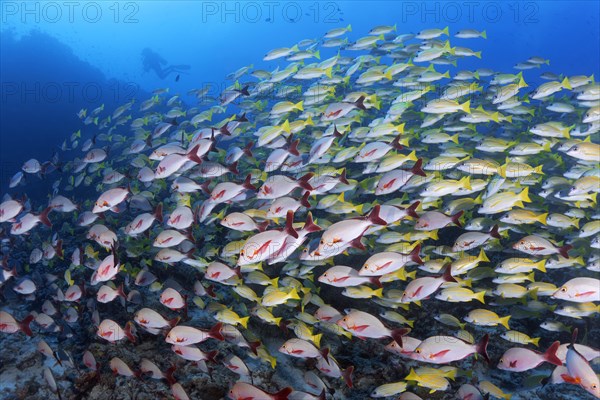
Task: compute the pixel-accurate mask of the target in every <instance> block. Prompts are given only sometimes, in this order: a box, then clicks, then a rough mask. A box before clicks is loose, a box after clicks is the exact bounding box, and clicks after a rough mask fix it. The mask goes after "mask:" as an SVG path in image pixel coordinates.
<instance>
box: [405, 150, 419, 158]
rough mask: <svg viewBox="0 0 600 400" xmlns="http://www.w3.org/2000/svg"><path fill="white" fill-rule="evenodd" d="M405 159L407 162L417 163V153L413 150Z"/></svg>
mask: <svg viewBox="0 0 600 400" xmlns="http://www.w3.org/2000/svg"><path fill="white" fill-rule="evenodd" d="M406 159H407V160H409V161H417V160H418V158H417V152H416V150H413V151H412V152H411V153H410V154H409V155H407V156H406Z"/></svg>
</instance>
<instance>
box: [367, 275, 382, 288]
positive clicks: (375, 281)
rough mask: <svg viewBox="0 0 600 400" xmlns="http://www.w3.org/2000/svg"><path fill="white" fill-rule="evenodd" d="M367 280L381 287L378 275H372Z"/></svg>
mask: <svg viewBox="0 0 600 400" xmlns="http://www.w3.org/2000/svg"><path fill="white" fill-rule="evenodd" d="M369 282H371V283H372V284H373V285H376V286H377V287H380V288H381V287H383V285H382V284H381V281H380V280H379V277H378V276H372V277H370V278H369Z"/></svg>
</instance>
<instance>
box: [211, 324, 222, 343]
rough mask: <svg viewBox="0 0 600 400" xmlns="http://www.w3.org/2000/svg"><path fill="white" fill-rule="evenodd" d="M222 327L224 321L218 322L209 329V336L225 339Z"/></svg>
mask: <svg viewBox="0 0 600 400" xmlns="http://www.w3.org/2000/svg"><path fill="white" fill-rule="evenodd" d="M222 328H223V323H222V322H217V323H216V324H215V325H214V326H213V327H212V328H210V331H208V336H210V337H211V338H213V339H217V340H220V341H223V340H225V338H224V337H223V334H222V333H221V329H222Z"/></svg>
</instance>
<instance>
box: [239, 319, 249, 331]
mask: <svg viewBox="0 0 600 400" xmlns="http://www.w3.org/2000/svg"><path fill="white" fill-rule="evenodd" d="M249 319H250V317H242V318H240V320H239V322H240V325H242V326H243V327H244V329H248V320H249Z"/></svg>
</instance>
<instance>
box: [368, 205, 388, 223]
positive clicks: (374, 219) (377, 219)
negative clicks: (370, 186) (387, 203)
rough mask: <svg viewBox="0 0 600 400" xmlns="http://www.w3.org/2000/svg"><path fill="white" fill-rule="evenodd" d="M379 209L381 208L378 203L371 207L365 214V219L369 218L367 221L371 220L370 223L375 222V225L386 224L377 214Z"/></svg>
mask: <svg viewBox="0 0 600 400" xmlns="http://www.w3.org/2000/svg"><path fill="white" fill-rule="evenodd" d="M380 209H381V206H379V205H376V206H375V207H373V209H372V210H371V212H370V213H369V215H368V216H367V219H368V220H369V222H371V223H372V224H375V225H387V222H386V221H385V220H383V219H381V217H380V216H379V211H380Z"/></svg>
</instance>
